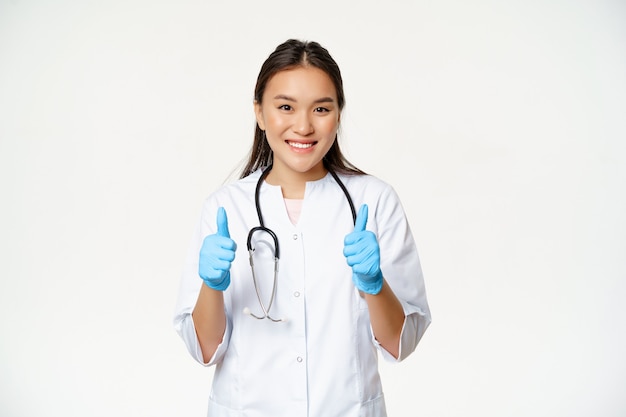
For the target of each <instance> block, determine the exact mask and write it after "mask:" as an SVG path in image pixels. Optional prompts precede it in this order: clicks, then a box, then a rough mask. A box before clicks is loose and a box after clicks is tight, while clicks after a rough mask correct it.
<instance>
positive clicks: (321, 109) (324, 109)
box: [315, 107, 330, 113]
mask: <svg viewBox="0 0 626 417" xmlns="http://www.w3.org/2000/svg"><path fill="white" fill-rule="evenodd" d="M329 111H330V110H329V109H327V108H326V107H316V108H315V112H316V113H328V112H329Z"/></svg>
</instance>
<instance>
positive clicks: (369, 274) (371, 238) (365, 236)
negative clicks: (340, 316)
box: [343, 204, 383, 294]
mask: <svg viewBox="0 0 626 417" xmlns="http://www.w3.org/2000/svg"><path fill="white" fill-rule="evenodd" d="M367 211H368V210H367V204H363V205H362V206H361V208H360V209H359V214H358V215H357V216H356V222H355V225H354V231H353V232H352V233H350V234H348V235H347V236H346V238H345V239H344V247H343V255H344V256H345V257H346V261H347V262H348V265H350V266H351V267H352V281H354V285H355V286H356V287H357V288H358V289H359V290H361V291H363V292H365V293H368V294H378V293H379V292H380V290H381V289H382V288H383V274H382V272H381V271H380V249H379V247H378V240H377V239H376V235H375V234H374V233H372V232H370V231H368V230H365V225H366V224H367Z"/></svg>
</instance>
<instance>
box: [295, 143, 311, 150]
mask: <svg viewBox="0 0 626 417" xmlns="http://www.w3.org/2000/svg"><path fill="white" fill-rule="evenodd" d="M289 146H293V147H294V148H300V149H306V148H310V147H311V146H313V144H312V143H299V142H289Z"/></svg>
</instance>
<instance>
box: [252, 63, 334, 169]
mask: <svg viewBox="0 0 626 417" xmlns="http://www.w3.org/2000/svg"><path fill="white" fill-rule="evenodd" d="M254 107H255V113H256V119H257V123H258V124H259V127H260V128H261V129H262V130H264V131H265V135H266V136H267V141H268V143H269V146H270V148H272V151H273V152H274V166H273V168H272V171H271V173H270V176H272V177H273V178H274V179H276V180H280V179H288V180H297V179H301V180H304V181H312V180H317V179H320V178H322V177H324V175H326V169H325V168H324V166H323V163H322V158H323V157H324V155H326V153H327V152H328V150H329V149H330V147H331V146H332V145H333V142H334V141H335V137H336V135H337V129H338V128H339V117H340V110H339V108H338V105H337V91H336V89H335V85H334V84H333V82H332V80H331V79H330V77H329V76H328V75H327V74H326V73H325V72H324V71H322V70H320V69H318V68H315V67H297V68H294V69H290V70H285V71H280V72H278V73H276V74H275V75H274V76H273V77H272V78H270V80H269V81H268V83H267V85H266V87H265V92H264V94H263V101H262V103H255V106H254ZM268 178H269V177H268Z"/></svg>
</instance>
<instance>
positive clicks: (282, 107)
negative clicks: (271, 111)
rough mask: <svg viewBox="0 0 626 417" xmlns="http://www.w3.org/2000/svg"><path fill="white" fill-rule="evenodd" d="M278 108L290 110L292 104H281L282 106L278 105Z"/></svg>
mask: <svg viewBox="0 0 626 417" xmlns="http://www.w3.org/2000/svg"><path fill="white" fill-rule="evenodd" d="M278 108H279V109H280V110H285V111H290V110H292V108H291V106H290V105H289V104H281V105H280V106H278Z"/></svg>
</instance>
